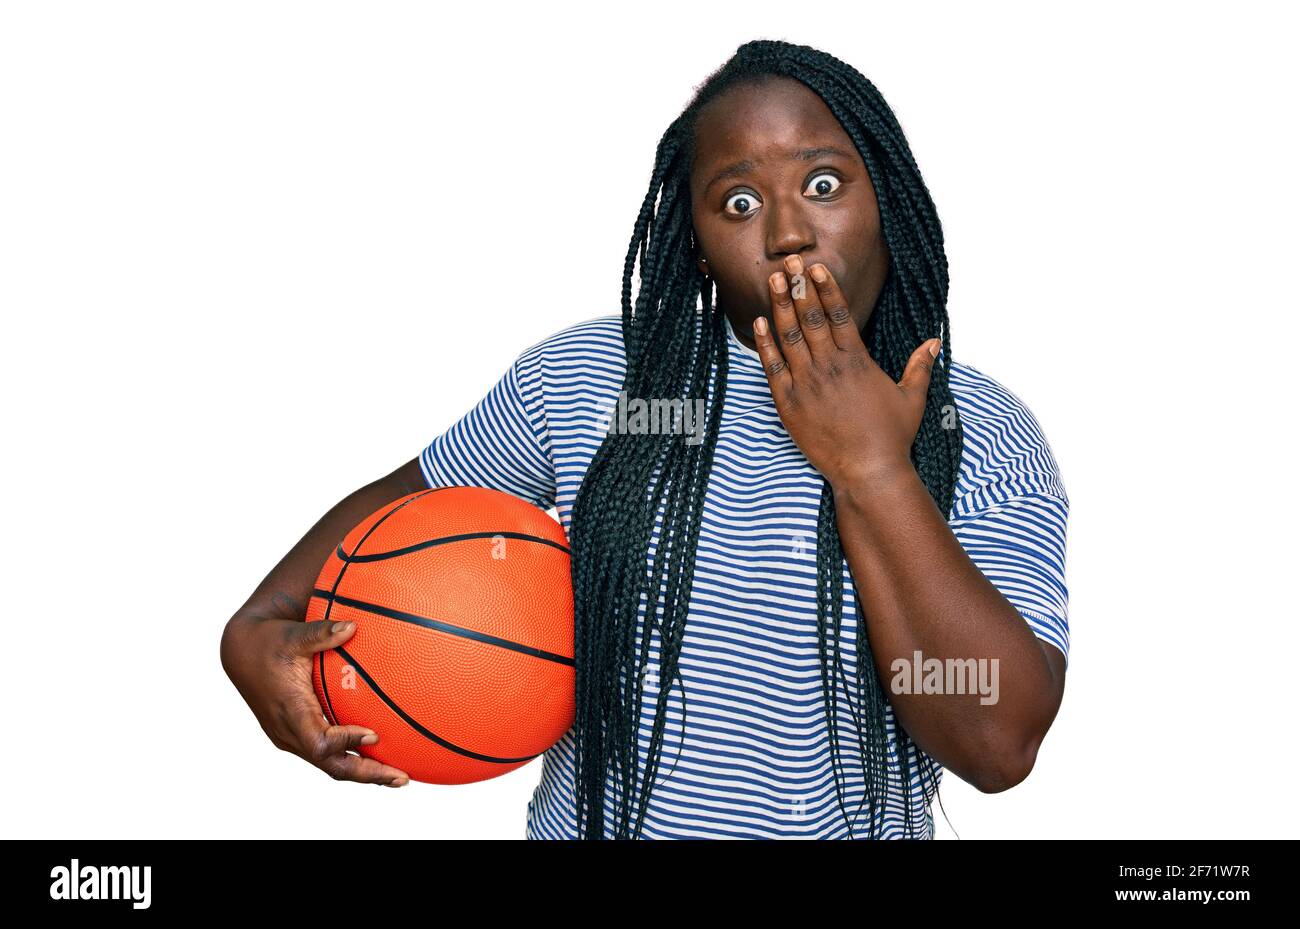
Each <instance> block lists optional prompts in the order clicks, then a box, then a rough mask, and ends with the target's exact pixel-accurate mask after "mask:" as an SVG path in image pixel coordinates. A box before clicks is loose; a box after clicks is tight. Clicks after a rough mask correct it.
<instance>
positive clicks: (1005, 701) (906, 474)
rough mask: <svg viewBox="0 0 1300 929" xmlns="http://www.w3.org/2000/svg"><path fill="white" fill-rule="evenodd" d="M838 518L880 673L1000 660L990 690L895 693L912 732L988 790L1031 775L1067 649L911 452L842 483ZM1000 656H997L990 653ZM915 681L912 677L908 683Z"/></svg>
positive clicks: (1055, 704)
mask: <svg viewBox="0 0 1300 929" xmlns="http://www.w3.org/2000/svg"><path fill="white" fill-rule="evenodd" d="M832 490H833V492H834V494H835V514H836V525H837V528H838V529H839V533H840V540H841V543H842V545H843V547H844V555H845V557H846V558H847V560H848V562H849V570H850V571H851V572H852V574H853V580H854V586H855V587H856V589H857V591H858V597H859V601H860V603H859V605H860V607H861V608H862V609H863V612H864V614H865V615H866V616H868V617H870V622H869V623H868V624H867V633H868V639H869V641H870V643H871V651H872V654H873V656H874V657H875V661H876V670H877V673H878V674H879V675H880V680H881V681H882V682H883V683H884V684H885V686H886V687H888V686H889V682H890V681H892V680H893V679H894V678H895V677H896V676H897V673H896V671H895V670H894V667H893V665H894V662H895V661H896V660H899V659H901V660H902V661H903V662H904V667H905V668H907V669H908V671H907V673H908V675H909V680H910V679H911V675H912V673H913V672H912V671H911V669H912V667H913V665H914V664H915V658H916V653H917V652H919V653H920V654H921V657H922V660H923V661H924V660H925V659H930V658H937V659H939V660H940V661H944V662H946V661H947V659H958V660H963V661H964V660H966V659H975V660H976V661H985V662H989V663H990V664H988V665H986V666H985V667H988V668H996V674H997V677H996V678H994V680H996V681H997V687H996V691H995V692H996V696H997V701H996V702H995V703H989V704H987V705H985V704H983V703H982V702H981V700H982V699H983V698H982V697H981V694H980V693H965V694H933V693H931V694H927V693H895V692H893V690H892V689H891V690H890V692H889V700H890V702H891V703H892V704H893V707H894V712H895V715H896V716H897V717H898V720H899V722H900V723H901V724H902V726H903V728H904V729H906V730H907V732H908V734H909V735H911V737H912V738H913V740H915V741H916V743H917V744H918V745H919V746H920V747H921V748H922V749H924V750H925V751H926V752H927V753H929V754H930V755H931V756H932V757H933V758H934V759H935V760H936V761H937V762H939V763H940V764H941V765H943V766H944V767H945V768H948V769H950V770H952V771H953V773H955V774H957V775H958V776H959V777H961V778H962V779H963V780H965V781H968V782H970V783H971V784H974V785H975V786H976V787H978V788H979V789H980V790H982V791H985V792H987V793H992V792H995V791H1000V790H1006V789H1007V788H1009V787H1014V786H1015V785H1016V784H1018V783H1020V782H1021V781H1022V780H1024V779H1025V778H1026V777H1027V776H1028V775H1029V772H1030V770H1032V768H1033V766H1034V760H1035V758H1036V757H1037V754H1038V746H1039V744H1040V743H1041V742H1042V741H1043V737H1044V736H1045V735H1046V734H1047V730H1048V728H1049V727H1050V726H1051V724H1052V721H1053V720H1054V719H1055V718H1056V711H1057V709H1058V708H1059V707H1060V705H1061V698H1062V695H1063V694H1064V692H1065V656H1064V655H1062V654H1061V652H1060V651H1059V650H1058V649H1057V648H1055V647H1054V646H1052V645H1050V644H1048V643H1046V642H1044V641H1042V640H1041V639H1039V638H1038V637H1037V636H1036V635H1035V634H1034V633H1033V631H1032V630H1031V629H1030V628H1029V625H1028V624H1027V623H1026V622H1025V620H1024V618H1023V617H1022V616H1021V615H1020V613H1019V612H1018V611H1017V610H1016V608H1015V607H1014V606H1012V605H1011V604H1010V603H1009V602H1008V601H1007V599H1006V598H1005V597H1003V596H1002V594H1001V593H1000V592H999V591H998V589H997V588H996V587H994V586H993V584H992V582H990V581H989V579H988V578H987V577H985V576H984V574H983V572H981V571H980V569H979V567H978V566H976V565H975V563H974V562H973V561H971V559H970V556H968V555H967V554H966V551H965V550H964V549H963V548H962V546H961V544H960V543H959V542H958V541H957V538H956V537H955V536H954V535H953V532H952V530H951V529H950V528H949V527H948V524H947V521H946V520H945V518H944V517H943V516H942V515H941V514H940V513H939V509H938V507H936V506H935V505H934V500H933V498H932V497H931V496H930V493H929V491H928V490H927V489H926V487H925V484H924V483H923V482H922V481H921V478H920V475H918V474H917V473H916V470H915V468H913V467H912V465H911V462H910V461H905V462H903V463H901V464H899V465H897V466H891V467H881V468H876V469H874V470H871V469H867V470H864V471H863V472H861V473H859V474H857V475H855V476H852V477H847V478H846V479H845V480H844V481H842V482H840V483H838V484H832ZM993 661H996V662H997V664H996V665H993V664H991V662H993ZM909 689H913V688H909Z"/></svg>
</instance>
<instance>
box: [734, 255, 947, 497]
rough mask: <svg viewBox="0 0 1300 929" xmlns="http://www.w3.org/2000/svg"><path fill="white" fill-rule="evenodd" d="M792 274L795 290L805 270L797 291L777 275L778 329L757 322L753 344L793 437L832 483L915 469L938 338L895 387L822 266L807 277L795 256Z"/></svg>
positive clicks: (789, 264) (917, 354) (920, 350)
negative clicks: (916, 443) (915, 451)
mask: <svg viewBox="0 0 1300 929" xmlns="http://www.w3.org/2000/svg"><path fill="white" fill-rule="evenodd" d="M786 268H787V270H788V271H789V272H790V274H791V276H792V277H795V282H796V284H798V283H799V280H800V279H799V278H798V275H800V274H802V275H803V276H804V277H803V281H802V282H803V285H804V286H802V287H796V288H795V291H797V292H798V293H796V292H793V291H792V290H791V287H790V286H789V284H788V283H787V281H786V276H785V274H784V273H783V272H781V271H778V272H776V273H775V274H773V275H772V277H771V278H770V279H769V280H768V294H769V296H770V297H771V301H772V319H773V320H774V322H775V326H774V329H775V332H773V331H771V330H769V329H768V328H767V326H766V323H767V320H766V319H764V318H762V317H760V318H759V319H757V320H755V322H754V344H755V345H756V346H757V347H758V357H759V358H760V359H761V360H762V362H763V368H764V370H765V371H766V373H767V382H768V385H769V386H770V387H771V389H772V399H773V400H775V401H776V409H777V412H778V413H779V414H780V415H781V421H782V422H783V423H784V424H785V428H786V431H787V432H789V433H790V438H792V439H794V441H795V444H796V445H798V446H799V448H800V449H801V450H802V451H803V453H804V455H805V456H806V457H807V458H808V461H809V462H810V463H811V464H812V466H813V467H814V468H816V469H817V470H818V471H820V472H821V474H822V476H823V477H825V478H826V480H827V481H828V482H829V483H830V485H831V486H832V487H841V486H845V485H848V484H851V483H853V482H858V481H862V480H867V481H870V480H872V479H874V478H876V477H877V476H878V475H880V474H882V473H888V472H890V471H896V470H897V469H899V468H906V469H911V468H912V463H911V457H910V451H911V448H912V443H913V441H914V440H915V439H916V433H917V430H918V429H920V428H921V417H922V415H923V414H924V413H925V396H926V392H927V391H928V390H929V387H930V371H931V368H932V367H933V365H934V359H935V357H936V356H937V355H938V353H939V346H940V341H939V340H938V339H929V340H928V341H926V342H923V343H921V345H919V346H918V347H917V349H916V351H914V352H912V357H911V358H910V359H908V362H907V366H906V367H905V368H904V370H903V377H902V379H901V380H900V381H899V382H898V383H894V381H893V379H892V378H891V377H890V376H889V375H888V374H886V373H885V372H884V370H882V369H881V367H880V365H878V364H876V362H875V360H874V359H873V358H872V357H871V355H870V354H869V353H868V352H867V347H866V345H865V344H863V341H862V336H861V334H860V333H859V332H858V327H857V325H856V324H855V323H854V322H853V317H852V316H851V314H850V313H849V309H848V303H847V302H846V301H845V299H844V295H843V294H842V293H841V292H840V288H839V285H838V284H836V283H835V279H834V278H833V277H832V276H831V273H830V271H829V270H827V269H826V267H825V265H822V264H815V265H813V266H812V267H811V268H810V269H808V270H807V271H805V269H804V267H803V262H802V261H801V260H800V258H799V256H797V255H791V256H790V257H788V258H787V259H786ZM818 278H821V279H820V280H819V279H818Z"/></svg>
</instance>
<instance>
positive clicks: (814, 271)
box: [808, 265, 826, 284]
mask: <svg viewBox="0 0 1300 929" xmlns="http://www.w3.org/2000/svg"><path fill="white" fill-rule="evenodd" d="M808 273H809V274H811V275H812V279H813V280H814V281H816V282H817V283H818V284H825V283H826V268H825V266H823V265H813V266H812V267H811V268H809V269H808Z"/></svg>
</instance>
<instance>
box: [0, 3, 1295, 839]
mask: <svg viewBox="0 0 1300 929" xmlns="http://www.w3.org/2000/svg"><path fill="white" fill-rule="evenodd" d="M0 11H2V12H0V139H3V141H2V143H0V309H3V319H4V329H5V338H4V339H3V346H4V348H3V352H4V363H3V371H2V374H0V376H2V377H3V379H4V380H3V389H4V395H5V399H6V402H5V406H4V408H5V421H6V428H5V433H6V436H5V438H6V440H7V441H6V442H5V452H4V455H3V458H2V459H0V467H3V469H4V486H5V514H6V517H7V518H6V521H5V526H6V531H5V532H4V534H3V542H2V543H0V544H3V554H4V558H3V564H4V565H5V589H6V596H5V602H4V611H5V619H6V623H5V626H6V630H5V635H4V640H3V641H4V651H5V660H4V672H3V680H4V681H5V682H7V684H8V686H7V687H5V688H4V689H3V691H0V693H3V695H4V696H5V698H6V699H5V711H6V712H5V717H6V720H7V722H8V728H9V731H10V733H11V738H10V740H9V753H10V756H9V759H8V761H7V762H6V763H5V764H4V765H3V766H0V772H2V773H0V798H2V799H0V803H2V804H3V823H4V826H3V829H4V831H5V833H6V834H9V835H12V836H18V837H50V838H65V837H94V838H109V837H236V836H267V837H271V836H277V837H278V836H285V837H289V836H302V837H307V836H320V837H333V836H348V837H358V836H375V837H381V836H403V837H502V838H520V837H522V836H523V831H524V815H525V806H526V804H527V801H528V798H529V796H530V794H531V791H532V789H533V787H534V786H535V784H536V782H537V778H538V776H539V773H540V764H541V762H540V761H535V762H533V763H532V764H531V765H529V766H527V767H525V768H523V769H520V770H518V771H516V772H513V773H511V774H509V775H507V776H504V777H501V778H498V779H496V780H493V781H488V782H484V783H480V784H476V785H466V786H460V787H434V786H429V785H423V784H418V783H412V784H411V785H409V786H407V787H404V788H402V789H400V790H390V789H383V788H376V787H373V786H369V785H360V784H350V783H337V782H335V781H332V780H331V779H330V778H329V777H327V776H326V775H325V774H323V773H321V772H320V771H319V770H317V769H315V768H313V767H311V766H309V765H308V764H306V763H305V762H303V761H301V760H299V759H297V758H295V757H293V756H291V755H288V754H285V753H283V752H280V751H277V750H276V749H275V748H274V747H273V746H272V745H271V743H270V742H269V741H268V740H267V739H266V737H265V736H264V735H263V733H262V731H261V729H260V728H259V727H258V725H257V723H256V721H255V719H254V718H253V715H252V714H251V712H249V710H248V708H247V707H246V706H245V704H244V703H243V701H242V700H241V698H240V697H239V695H238V693H237V692H236V691H235V689H234V687H233V686H232V685H231V684H230V682H229V681H228V679H227V678H226V677H225V674H224V673H223V671H222V669H221V666H220V662H219V659H218V642H219V638H220V635H221V630H222V626H223V624H224V623H225V621H226V619H227V618H228V617H229V615H230V614H231V612H232V611H234V610H235V609H236V608H237V607H238V606H239V605H240V604H241V603H242V602H243V601H244V599H245V598H246V597H247V595H248V594H249V593H250V592H251V591H252V589H253V587H254V586H256V584H257V583H258V582H259V581H260V580H261V578H262V577H263V575H264V574H265V573H266V572H267V571H268V570H269V569H270V568H271V567H272V566H273V565H274V564H275V562H276V561H277V560H278V559H279V558H280V557H281V556H282V555H283V554H284V553H285V551H287V550H288V549H289V547H290V546H291V545H293V544H294V543H295V542H296V541H297V540H298V538H299V537H300V536H301V535H302V533H304V532H305V531H306V530H307V529H308V528H309V527H310V526H311V525H312V523H313V522H314V521H315V520H316V519H317V518H318V517H319V516H320V515H321V514H322V513H323V512H324V511H325V510H326V509H328V508H329V507H330V506H332V505H333V504H334V503H335V502H336V501H337V500H338V499H339V498H341V497H342V496H344V495H346V494H347V493H349V492H350V491H352V490H353V489H355V488H356V487H358V486H360V485H361V484H364V483H366V482H368V481H370V480H372V479H374V478H376V477H379V476H380V475H382V474H385V473H387V472H388V471H390V470H392V469H393V468H395V467H396V466H397V465H399V464H401V463H402V462H404V461H407V460H408V459H410V458H411V457H413V456H414V455H415V454H417V453H418V452H419V451H420V450H421V448H423V446H424V445H425V444H426V443H427V442H428V441H429V440H430V439H432V438H433V437H434V436H435V435H437V434H438V433H439V432H441V431H442V430H443V429H445V428H446V427H447V426H448V425H450V424H451V423H452V422H454V421H455V420H456V419H457V418H458V417H459V416H460V415H461V414H462V413H463V412H464V411H466V410H467V409H468V408H469V407H470V406H471V405H472V404H473V403H474V402H476V401H477V400H478V399H479V398H480V397H481V396H482V395H483V393H484V392H485V391H486V390H487V389H488V387H490V386H491V384H492V383H493V382H494V381H495V380H496V378H497V377H499V376H500V374H501V372H502V371H504V370H505V368H506V366H507V365H508V364H509V363H510V362H511V361H512V360H513V359H514V358H515V357H516V356H517V354H518V353H519V352H520V351H521V350H522V349H523V348H525V347H527V346H529V345H531V344H533V343H534V342H536V341H537V340H539V339H541V338H542V337H544V336H546V335H549V334H551V333H553V332H555V331H557V330H558V329H561V328H563V327H565V326H568V325H570V324H572V323H574V322H577V321H580V320H583V319H589V318H591V317H593V316H598V315H604V314H608V313H617V312H618V311H619V302H618V295H619V288H620V284H621V273H622V262H623V257H624V253H625V250H626V248H627V243H628V239H629V237H630V235H631V230H632V222H633V219H634V217H635V213H636V210H637V208H638V205H639V203H640V201H641V198H642V197H643V195H644V192H645V188H646V185H647V182H648V179H649V171H650V167H651V164H652V160H653V154H654V148H655V145H656V143H657V141H658V139H659V137H660V135H661V133H662V132H663V130H664V129H665V127H666V126H667V125H668V123H669V122H670V121H671V120H672V119H673V118H674V116H675V115H676V114H677V113H678V112H679V111H680V109H681V108H682V107H683V106H684V105H685V103H686V102H687V100H688V99H689V96H690V93H691V91H692V88H693V87H694V86H695V85H697V84H699V83H700V82H701V81H702V80H703V79H704V78H705V76H706V75H707V74H708V73H709V72H710V71H712V70H713V69H714V68H716V67H717V66H718V65H720V64H721V63H722V62H723V61H724V60H725V59H726V58H727V57H728V56H729V55H730V54H731V53H732V52H733V51H734V50H735V48H736V46H738V45H740V44H741V43H742V42H744V41H746V40H748V39H751V38H760V37H767V38H783V39H787V40H790V41H796V42H801V43H805V44H810V45H815V46H818V47H820V48H823V49H824V50H826V51H829V52H831V53H833V54H835V55H837V56H839V57H841V58H843V59H845V60H846V61H848V62H849V63H851V64H853V65H854V66H855V67H857V68H858V69H859V70H861V71H862V72H863V73H864V74H866V75H867V77H869V78H870V79H871V80H872V81H873V82H874V83H876V85H877V86H878V87H879V88H880V89H881V91H882V92H883V93H884V95H885V97H886V98H887V99H888V100H889V101H890V103H891V105H892V106H893V108H894V109H895V111H896V113H897V114H898V116H899V119H900V121H901V123H902V125H903V128H904V130H905V131H906V133H907V134H908V137H909V140H910V142H911V145H912V148H913V151H914V153H915V155H916V158H917V160H918V162H919V164H920V166H921V169H922V171H923V172H924V175H925V178H926V181H927V183H928V185H929V187H930V190H931V192H932V194H933V196H934V198H935V201H936V203H937V204H938V208H939V214H940V217H941V220H942V222H943V225H944V232H945V235H946V241H947V252H948V257H949V260H950V264H951V276H952V290H951V301H950V313H951V317H952V327H953V339H954V355H955V357H957V358H958V359H960V360H963V361H967V362H969V363H971V364H974V365H975V366H977V367H978V368H980V369H981V370H983V371H985V372H986V373H988V374H990V375H991V376H993V377H995V378H996V379H998V380H1000V381H1001V382H1002V383H1003V384H1005V385H1006V386H1007V387H1009V388H1010V389H1011V390H1012V391H1014V392H1015V393H1016V394H1018V395H1019V396H1020V397H1021V398H1022V399H1023V400H1025V402H1026V403H1027V404H1028V405H1029V407H1030V408H1031V409H1032V410H1033V411H1034V413H1035V414H1036V415H1037V416H1038V418H1039V420H1040V422H1041V423H1042V425H1043V428H1044V430H1045V432H1046V434H1047V436H1048V439H1049V441H1050V443H1051V445H1052V448H1053V450H1054V452H1055V454H1056V457H1057V459H1058V461H1059V463H1060V466H1061V473H1062V476H1063V479H1064V483H1065V486H1066V489H1067V492H1068V493H1069V495H1070V499H1071V504H1072V510H1071V519H1070V526H1069V552H1068V556H1069V562H1068V581H1069V587H1070V593H1071V602H1070V619H1071V627H1072V635H1073V641H1072V651H1071V663H1070V672H1069V676H1068V680H1067V684H1066V694H1065V702H1064V705H1063V707H1062V710H1061V712H1060V715H1059V716H1058V718H1057V721H1056V723H1055V725H1054V726H1053V728H1052V731H1051V732H1050V733H1049V735H1048V737H1047V740H1046V742H1045V743H1044V744H1043V748H1042V751H1041V752H1040V755H1039V759H1038V764H1037V767H1036V768H1035V770H1034V772H1033V773H1032V774H1031V775H1030V777H1029V779H1028V780H1027V781H1026V782H1024V783H1023V784H1021V785H1019V786H1018V787H1016V788H1014V789H1012V790H1011V791H1009V792H1007V793H1003V794H998V795H991V796H989V795H984V794H980V793H979V792H978V791H976V790H975V789H974V788H971V787H969V786H968V785H966V784H964V783H962V782H961V781H960V780H959V779H958V778H957V777H956V776H954V775H951V774H949V775H948V776H947V777H946V778H945V786H944V789H943V791H942V798H943V803H944V807H945V809H946V811H947V814H948V817H949V819H950V820H951V823H952V825H953V826H955V827H956V830H957V832H958V833H959V834H960V835H961V837H963V838H985V837H1039V836H1042V837H1057V836H1059V837H1075V836H1077V837H1105V836H1119V837H1139V836H1141V837H1146V836H1151V837H1193V836H1231V837H1262V836H1279V837H1280V836H1284V835H1294V834H1295V833H1296V831H1297V829H1300V817H1298V816H1297V807H1296V802H1295V788H1294V783H1295V765H1296V761H1297V750H1296V747H1295V723H1294V713H1295V708H1296V698H1295V693H1296V691H1295V688H1294V684H1293V682H1294V681H1295V680H1296V678H1297V674H1296V669H1294V668H1292V667H1291V666H1290V664H1289V662H1290V659H1291V658H1293V657H1296V655H1297V649H1296V646H1297V631H1296V630H1297V609H1296V603H1295V600H1294V598H1293V596H1292V594H1291V590H1290V581H1291V579H1292V577H1293V576H1294V572H1295V568H1294V561H1295V555H1296V545H1295V541H1294V536H1293V531H1292V523H1293V516H1292V515H1291V513H1290V508H1291V506H1292V501H1293V498H1294V494H1293V487H1294V482H1295V479H1296V458H1295V451H1296V441H1295V426H1294V422H1293V419H1294V415H1293V409H1292V407H1293V406H1294V402H1293V399H1292V396H1291V391H1290V390H1289V387H1290V384H1291V382H1292V375H1291V371H1292V370H1293V365H1294V354H1295V340H1296V336H1297V326H1296V311H1297V309H1300V307H1298V306H1297V303H1298V300H1297V297H1296V290H1295V261H1294V254H1295V250H1296V246H1297V236H1296V234H1295V226H1294V223H1295V217H1296V216H1297V208H1298V207H1300V202H1298V201H1300V197H1297V181H1296V172H1295V165H1296V163H1297V161H1298V160H1300V159H1298V158H1297V155H1298V154H1300V153H1298V152H1297V146H1296V140H1295V128H1294V127H1295V117H1294V102H1295V96H1296V85H1297V80H1296V77H1297V74H1296V68H1295V65H1294V64H1293V63H1292V62H1293V61H1294V55H1293V49H1292V48H1291V45H1292V42H1291V36H1293V35H1294V34H1295V31H1294V27H1295V23H1294V22H1286V21H1284V13H1283V7H1282V5H1281V4H1276V5H1274V4H1268V3H1234V4H1231V5H1229V4H1218V5H1217V6H1216V5H1198V4H1189V3H1179V4H1173V3H1169V4H1156V3H1148V4H1141V5H1136V4H1121V3H1091V4H1087V5H1086V6H1085V5H1079V6H1075V7H1073V8H1069V9H1067V8H1066V7H1064V6H1060V7H1058V6H1055V5H1053V6H1051V7H1047V6H1044V5H1040V4H1032V3H1023V4H1009V3H998V4H993V3H982V4H978V5H976V4H959V3H953V4H937V3H909V4H906V5H902V4H897V3H873V2H864V0H853V2H846V3H832V2H820V3H817V4H814V5H811V6H807V7H800V6H798V5H793V6H792V5H791V4H787V3H762V2H754V0H747V2H743V3H740V2H735V3H656V4H654V5H653V6H645V5H640V6H634V7H627V8H623V7H620V6H611V5H600V6H597V5H594V4H593V5H591V6H587V5H572V6H565V5H554V4H545V5H535V6H530V5H525V4H519V5H517V6H515V5H507V4H497V3H488V2H480V3H475V4H471V5H470V6H469V7H468V12H465V11H458V10H457V9H456V7H455V6H454V5H448V4H436V5H435V4H398V3H388V4H383V5H382V6H381V5H378V4H337V3H320V2H313V3H273V2H256V3H247V2H225V3H220V4H218V3H206V4H198V3H163V2H159V3H116V4H111V5H110V4H94V3H82V4H73V3H56V2H47V3H41V4H23V5H19V4H6V5H5V6H3V7H0ZM1288 15H1289V14H1288ZM936 819H937V822H938V824H939V827H940V830H941V832H942V834H943V835H944V836H951V835H952V834H953V833H952V829H951V828H950V827H949V825H948V823H946V822H945V821H944V817H943V814H942V813H940V812H939V810H938V809H937V808H936Z"/></svg>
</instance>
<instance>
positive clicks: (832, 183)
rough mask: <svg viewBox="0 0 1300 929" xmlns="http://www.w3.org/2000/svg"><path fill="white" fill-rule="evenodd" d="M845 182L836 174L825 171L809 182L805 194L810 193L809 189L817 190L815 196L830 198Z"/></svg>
mask: <svg viewBox="0 0 1300 929" xmlns="http://www.w3.org/2000/svg"><path fill="white" fill-rule="evenodd" d="M842 183H843V182H842V181H841V180H840V179H839V178H838V177H836V176H835V175H834V174H830V173H829V172H826V171H823V172H822V173H821V174H817V175H814V176H813V178H812V180H810V181H809V182H808V187H805V188H804V193H808V190H809V188H812V189H813V190H815V196H818V197H828V196H830V195H831V194H833V193H835V191H837V190H839V189H840V184H842Z"/></svg>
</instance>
